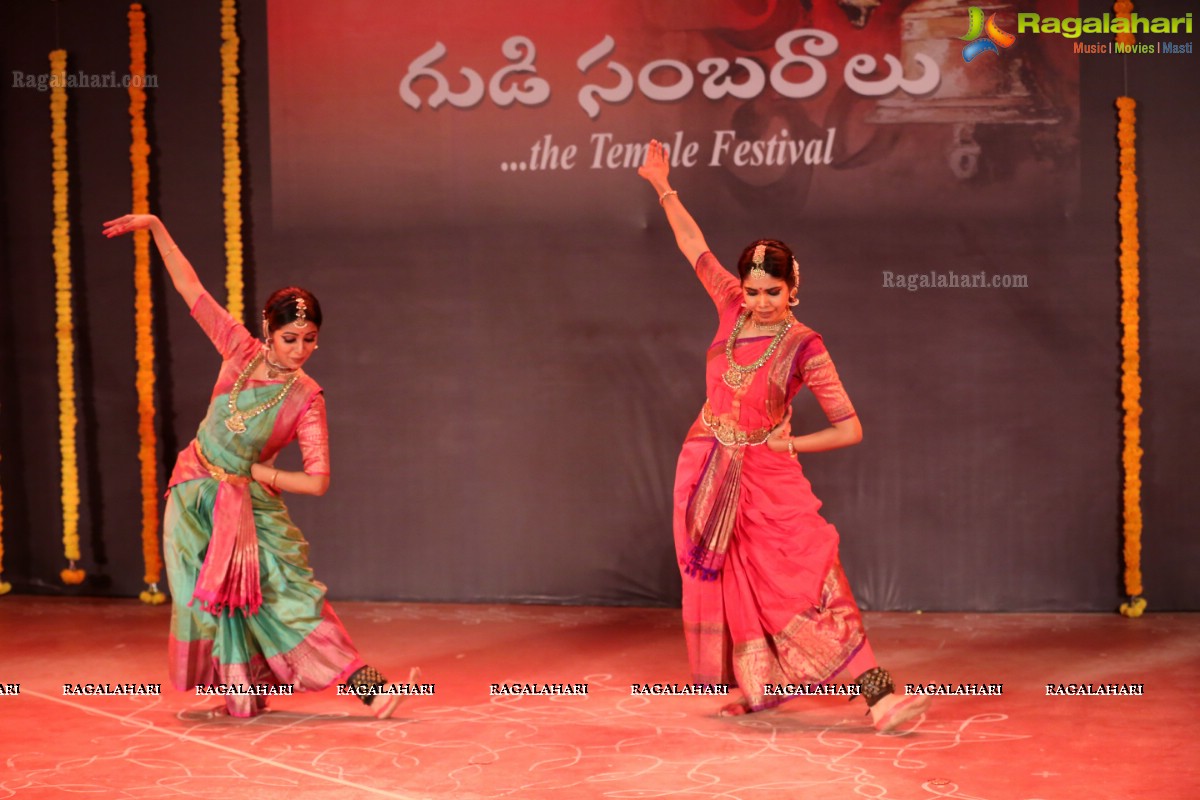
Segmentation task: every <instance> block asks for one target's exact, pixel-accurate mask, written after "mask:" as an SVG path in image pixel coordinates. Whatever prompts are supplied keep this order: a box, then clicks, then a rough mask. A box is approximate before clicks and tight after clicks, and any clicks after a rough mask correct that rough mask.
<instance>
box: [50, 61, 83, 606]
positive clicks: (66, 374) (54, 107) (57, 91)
mask: <svg viewBox="0 0 1200 800" xmlns="http://www.w3.org/2000/svg"><path fill="white" fill-rule="evenodd" d="M50 86H51V88H50V141H51V142H53V144H54V150H53V157H52V161H51V165H52V167H53V169H54V232H53V234H52V238H53V240H54V299H55V309H56V317H57V321H56V325H55V335H56V337H57V339H58V430H59V439H58V444H59V449H60V451H61V453H62V511H63V550H64V552H65V554H66V557H67V561H69V562H70V563H69V565H68V567H67V568H66V569H64V570H63V571H62V572H61V573H59V574H60V577H61V578H62V580H63V583H83V578H84V575H85V573H84V571H83V570H82V569H78V568H77V567H76V566H75V562H76V561H79V559H80V556H79V467H78V459H77V454H76V451H75V429H76V426H77V424H78V420H77V418H76V416H75V340H74V323H73V322H72V320H71V229H70V221H69V220H68V218H67V178H68V173H67V88H66V87H67V51H66V50H52V51H51V52H50Z"/></svg>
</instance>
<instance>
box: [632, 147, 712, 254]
mask: <svg viewBox="0 0 1200 800" xmlns="http://www.w3.org/2000/svg"><path fill="white" fill-rule="evenodd" d="M667 155H668V153H667V148H666V146H665V145H664V144H663V143H662V142H660V141H658V140H657V139H652V140H651V141H650V147H649V149H648V150H647V151H646V160H645V161H644V162H642V166H640V167H638V175H641V176H642V177H643V178H645V179H646V180H647V181H649V182H650V185H651V186H653V187H654V191H655V193H656V194H657V195H658V202H659V203H660V204H661V205H662V207H663V210H664V211H666V212H667V222H669V223H671V230H672V231H674V233H675V243H676V244H678V245H679V250H680V252H682V253H683V255H684V257H686V258H687V260H688V263H689V264H691V265H692V267H693V268H694V267H695V266H696V261H697V260H698V259H699V258H700V256H702V255H704V254H705V253H706V252H708V244H707V243H706V242H705V241H704V234H702V233H701V232H700V226H699V225H697V224H696V220H694V219H692V215H691V214H689V213H688V212H687V209H686V208H684V207H683V202H682V201H681V200H680V199H679V192H677V191H675V190H674V189H672V188H671V184H670V183H669V182H668V181H667V174H668V173H669V172H670V171H671V165H670V163H669V162H668V161H667Z"/></svg>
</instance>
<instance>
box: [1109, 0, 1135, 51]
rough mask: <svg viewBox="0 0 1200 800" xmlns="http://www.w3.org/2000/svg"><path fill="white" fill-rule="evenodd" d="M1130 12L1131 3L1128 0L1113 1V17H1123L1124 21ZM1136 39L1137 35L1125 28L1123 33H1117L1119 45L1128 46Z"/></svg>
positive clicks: (1131, 10) (1127, 19) (1129, 15)
mask: <svg viewBox="0 0 1200 800" xmlns="http://www.w3.org/2000/svg"><path fill="white" fill-rule="evenodd" d="M1132 14H1133V3H1132V2H1130V1H1129V0H1118V2H1116V3H1113V16H1114V17H1124V19H1125V22H1129V21H1130V17H1131V16H1132ZM1136 41H1137V37H1136V36H1134V35H1133V33H1132V32H1130V31H1128V30H1126V31H1125V32H1124V33H1118V34H1117V44H1119V45H1125V46H1129V45H1132V44H1133V43H1134V42H1136Z"/></svg>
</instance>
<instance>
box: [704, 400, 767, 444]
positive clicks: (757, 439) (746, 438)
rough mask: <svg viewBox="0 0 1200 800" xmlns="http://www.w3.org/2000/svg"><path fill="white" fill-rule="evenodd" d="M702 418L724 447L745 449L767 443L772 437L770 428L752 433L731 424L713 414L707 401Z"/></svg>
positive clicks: (755, 430) (759, 429) (758, 429)
mask: <svg viewBox="0 0 1200 800" xmlns="http://www.w3.org/2000/svg"><path fill="white" fill-rule="evenodd" d="M700 418H701V419H703V420H704V424H705V425H707V426H708V429H709V430H710V431H712V432H713V436H715V437H717V441H718V442H720V443H721V444H723V445H730V446H737V447H745V446H746V445H751V446H753V445H759V444H762V443H763V442H765V441H766V440H767V439H768V438H770V436H771V429H770V428H756V429H754V430H752V431H745V430H742V429H741V428H739V427H738V426H737V424H736V423H734V422H730V421H729V420H727V419H721V418H720V417H718V416H717V415H716V414H715V413H713V410H712V406H710V405H709V404H708V402H707V401H705V403H704V410H703V411H702V412H700Z"/></svg>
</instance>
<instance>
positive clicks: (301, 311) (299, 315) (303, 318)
mask: <svg viewBox="0 0 1200 800" xmlns="http://www.w3.org/2000/svg"><path fill="white" fill-rule="evenodd" d="M292 324H293V325H295V326H296V327H297V328H304V327H307V326H308V304H307V303H305V302H304V298H303V297H300V296H297V297H296V321H295V322H293V323H292Z"/></svg>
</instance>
